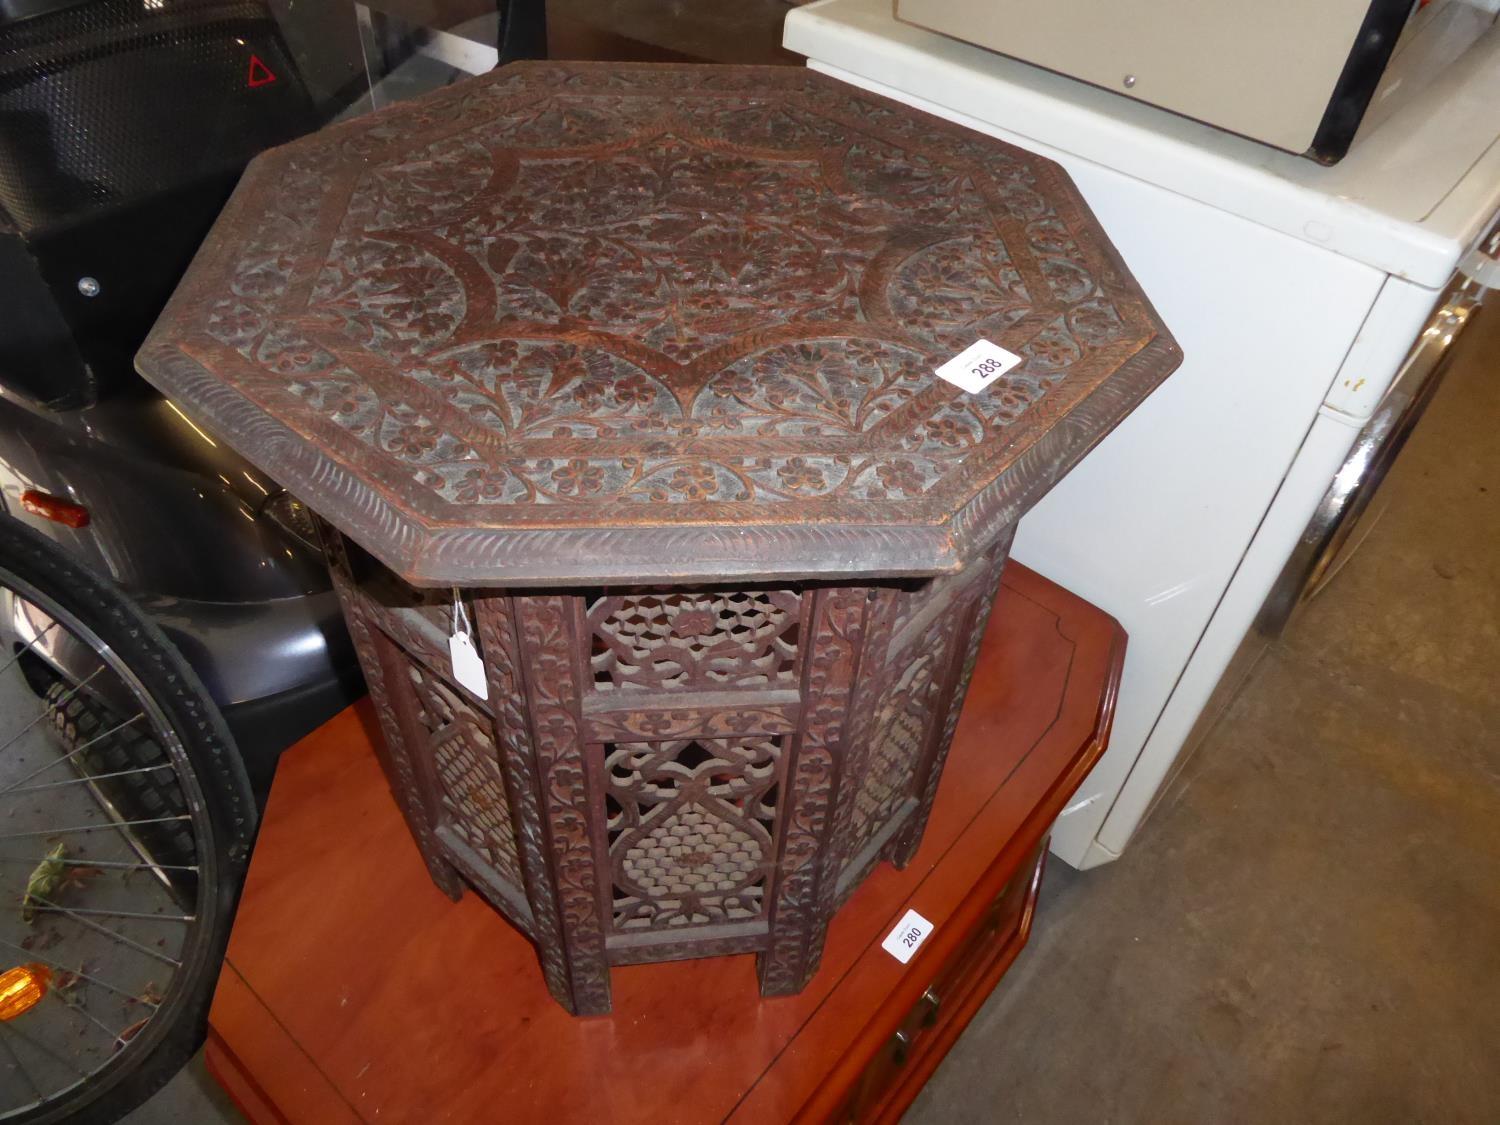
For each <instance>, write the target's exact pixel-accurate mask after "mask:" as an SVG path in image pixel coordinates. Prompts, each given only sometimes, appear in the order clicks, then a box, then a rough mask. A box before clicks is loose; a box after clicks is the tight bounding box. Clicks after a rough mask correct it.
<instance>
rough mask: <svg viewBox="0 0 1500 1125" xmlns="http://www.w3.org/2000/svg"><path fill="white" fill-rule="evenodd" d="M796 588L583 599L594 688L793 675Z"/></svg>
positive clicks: (717, 686) (711, 687)
mask: <svg viewBox="0 0 1500 1125" xmlns="http://www.w3.org/2000/svg"><path fill="white" fill-rule="evenodd" d="M801 601H802V599H801V595H799V594H798V593H797V592H796V591H795V590H735V591H719V592H708V593H691V592H686V591H680V590H675V591H665V592H660V593H629V594H608V595H605V596H602V597H596V598H593V599H591V600H590V602H589V607H588V628H589V635H590V639H591V646H590V669H591V672H592V676H593V681H594V685H593V686H594V688H595V690H598V691H615V690H627V691H642V690H646V691H663V690H698V691H719V690H723V689H725V688H745V687H762V688H766V687H772V688H774V687H778V686H782V687H790V686H791V685H792V684H793V683H794V682H795V676H796V664H797V633H798V629H799V625H800V617H801Z"/></svg>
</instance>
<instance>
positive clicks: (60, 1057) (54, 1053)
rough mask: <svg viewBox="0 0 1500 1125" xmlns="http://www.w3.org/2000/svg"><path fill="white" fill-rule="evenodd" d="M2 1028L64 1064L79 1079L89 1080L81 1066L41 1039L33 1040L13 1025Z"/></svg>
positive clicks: (8, 1024)
mask: <svg viewBox="0 0 1500 1125" xmlns="http://www.w3.org/2000/svg"><path fill="white" fill-rule="evenodd" d="M0 1028H4V1029H5V1031H6V1033H7V1034H10V1035H14V1036H15V1037H16V1038H17V1039H19V1040H20V1041H21V1042H22V1043H29V1044H31V1046H33V1047H35V1048H36V1049H37V1050H38V1051H40V1052H42V1054H44V1055H46V1056H48V1057H49V1058H50V1059H52V1060H53V1061H54V1062H60V1063H62V1064H63V1066H65V1067H67V1068H68V1069H69V1070H71V1071H72V1072H73V1073H74V1074H76V1075H78V1077H79V1078H87V1077H88V1074H87V1072H86V1071H84V1070H83V1069H82V1068H80V1067H79V1065H78V1064H77V1063H76V1062H74V1061H73V1060H72V1059H70V1058H68V1056H67V1055H64V1054H62V1053H61V1052H59V1051H56V1050H54V1049H53V1048H51V1047H49V1046H47V1044H45V1043H43V1042H42V1041H41V1040H40V1039H33V1038H32V1037H31V1036H30V1035H27V1034H26V1033H25V1032H24V1031H22V1030H21V1029H20V1028H19V1027H17V1026H16V1025H15V1024H13V1023H0Z"/></svg>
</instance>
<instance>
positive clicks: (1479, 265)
mask: <svg viewBox="0 0 1500 1125" xmlns="http://www.w3.org/2000/svg"><path fill="white" fill-rule="evenodd" d="M1458 272H1459V273H1461V274H1463V276H1464V277H1466V278H1468V279H1469V280H1470V281H1472V282H1474V283H1475V284H1476V285H1478V286H1480V288H1481V289H1500V230H1494V231H1491V232H1490V233H1489V234H1488V235H1487V236H1486V237H1485V238H1484V239H1482V240H1481V241H1480V243H1479V245H1478V246H1476V247H1474V249H1472V250H1470V251H1469V252H1468V253H1467V254H1466V255H1464V258H1463V260H1462V261H1461V262H1459V263H1458Z"/></svg>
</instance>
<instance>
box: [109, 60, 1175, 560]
mask: <svg viewBox="0 0 1500 1125" xmlns="http://www.w3.org/2000/svg"><path fill="white" fill-rule="evenodd" d="M979 339H987V340H989V341H991V342H993V343H995V344H997V345H999V346H1000V347H1002V348H1004V349H1007V350H1009V351H1010V352H1013V353H1014V354H1015V355H1017V356H1019V357H1020V359H1021V362H1020V363H1019V365H1018V366H1016V367H1015V368H1014V369H1013V370H1011V371H1009V372H1008V373H1007V374H1006V375H1004V376H1002V377H1001V378H1000V379H998V380H996V381H994V382H992V383H991V384H989V385H988V386H987V387H985V388H984V389H983V390H981V391H978V392H977V393H969V392H968V391H966V390H963V389H961V388H960V387H958V386H955V385H953V384H952V383H950V382H947V381H944V380H942V379H940V378H938V377H937V376H936V374H935V369H936V368H937V367H938V366H939V365H941V364H943V363H944V362H946V361H947V360H949V359H951V358H952V357H953V356H955V355H956V354H957V353H959V352H961V351H963V350H964V349H965V348H967V347H968V346H969V345H971V344H973V343H975V341H977V340H979ZM1179 359H1180V352H1179V350H1178V349H1177V347H1176V345H1175V343H1174V342H1173V341H1172V339H1171V337H1170V335H1169V334H1168V332H1167V330H1166V329H1165V327H1164V326H1163V325H1162V323H1161V321H1160V319H1159V318H1158V317H1157V315H1156V314H1155V312H1154V310H1153V309H1152V308H1151V305H1150V303H1149V302H1148V300H1147V299H1146V297H1145V296H1144V295H1143V294H1142V293H1141V292H1140V290H1139V288H1138V287H1137V285H1136V284H1135V282H1134V280H1133V279H1132V278H1131V276H1130V274H1129V272H1128V270H1127V269H1126V268H1125V266H1124V264H1123V263H1122V262H1121V260H1120V258H1119V256H1118V254H1117V253H1116V252H1115V250H1114V248H1113V247H1112V246H1111V245H1110V243H1109V240H1108V238H1107V237H1106V236H1105V234H1104V233H1103V232H1102V231H1101V230H1100V229H1099V227H1098V225H1097V223H1096V221H1095V220H1094V218H1093V217H1092V215H1091V213H1090V212H1089V210H1088V208H1087V206H1086V205H1085V204H1084V202H1083V200H1082V199H1081V197H1080V196H1079V194H1078V192H1077V191H1076V190H1075V189H1074V187H1073V185H1072V183H1071V182H1070V181H1069V179H1068V178H1067V176H1066V174H1065V173H1064V172H1063V171H1062V170H1061V169H1060V168H1059V167H1058V166H1057V165H1056V164H1054V163H1052V162H1050V161H1048V160H1045V159H1043V158H1041V157H1038V156H1035V155H1032V154H1029V153H1026V152H1023V151H1022V150H1019V149H1017V148H1014V147H1012V146H1009V145H1006V144H1004V143H1002V142H1000V141H997V140H994V139H991V138H989V137H986V136H984V135H981V134H978V133H975V132H971V131H969V130H966V129H963V128H960V127H958V126H955V125H952V124H949V123H947V122H944V121H941V120H939V119H937V118H935V117H932V116H929V115H927V114H924V113H920V112H918V111H916V110H912V109H910V108H908V107H905V106H902V105H899V104H898V103H895V102H892V101H888V100H885V99H882V98H879V97H875V96H872V95H869V94H865V93H863V92H860V91H858V90H856V89H854V88H853V87H850V86H847V85H844V84H842V83H839V82H837V81H834V80H832V79H829V78H826V77H824V76H821V75H818V74H815V73H812V72H810V71H806V70H800V69H792V68H780V67H701V66H665V65H650V64H647V65H632V64H616V63H605V64H598V63H596V64H576V63H575V64H559V63H517V64H512V65H510V66H507V67H504V68H501V69H499V70H496V71H494V72H493V73H491V74H490V75H487V76H484V77H482V78H478V79H474V80H472V81H469V82H465V83H463V84H461V85H458V86H454V87H450V88H448V89H447V90H444V91H441V92H439V93H437V94H435V95H430V96H428V97H425V98H422V99H419V100H417V101H414V102H409V103H405V104H402V105H398V106H395V107H392V108H390V109H387V110H383V111H381V112H379V113H375V114H372V115H369V116H367V117H363V118H359V119H356V120H353V121H350V122H347V123H343V124H339V125H335V126H332V127H329V128H327V129H324V130H323V131H321V132H319V133H317V134H315V135H313V136H310V137H307V138H304V139H302V140H300V141H297V142H294V143H292V144H290V145H286V146H283V147H281V148H278V149H274V150H272V151H270V152H268V153H266V154H264V155H262V156H261V157H259V158H258V159H256V160H255V161H254V162H253V163H252V164H251V166H250V168H249V169H248V171H247V172H246V173H245V175H244V177H243V179H242V181H241V183H240V186H239V188H238V189H237V190H236V192H235V194H234V196H233V198H232V199H231V201H230V203H229V205H228V206H227V207H226V208H225V210H224V212H223V214H222V215H221V217H220V219H219V221H218V223H217V225H216V226H215V227H214V230H213V232H212V234H211V235H210V237H209V238H208V240H207V241H206V242H205V244H204V246H203V247H202V249H201V250H200V252H199V254H198V257H197V258H196V260H195V261H194V263H193V265H192V267H191V269H190V270H189V272H188V275H187V277H186V278H185V279H184V281H183V283H182V285H181V286H180V287H179V289H178V291H177V293H176V294H175V296H174V297H173V299H172V301H171V302H170V304H169V305H168V307H167V309H166V311H165V312H164V313H163V314H162V317H161V319H160V320H159V321H158V322H157V325H156V327H155V329H154V331H153V332H152V334H151V336H150V338H149V339H148V340H147V342H146V344H145V345H144V347H143V348H142V350H141V352H140V354H139V356H138V358H137V365H138V367H139V369H140V370H141V372H142V373H143V374H144V375H145V376H146V377H147V378H148V379H149V380H150V381H151V382H153V383H154V384H155V385H156V386H157V387H159V388H160V389H161V390H162V391H163V392H165V393H166V394H167V395H169V396H171V397H172V398H173V399H175V400H176V401H177V402H178V403H179V404H180V406H181V407H182V408H183V409H184V410H186V411H187V412H188V413H189V414H190V415H191V416H193V417H194V418H195V419H197V420H199V421H200V422H202V423H203V424H205V425H206V426H207V427H208V428H210V429H212V430H214V431H217V432H218V433H219V434H220V435H221V436H222V437H223V438H224V439H225V440H226V441H228V443H229V444H230V445H232V446H233V447H234V448H236V449H237V450H238V451H239V452H241V453H242V454H244V455H245V456H247V457H248V458H249V459H250V460H252V461H254V462H255V463H256V464H257V465H259V466H260V467H261V468H262V469H264V470H265V471H267V472H269V473H271V474H272V475H273V476H275V477H277V478H278V479H279V480H280V481H281V482H282V483H283V484H284V485H285V486H286V487H287V488H288V489H290V490H291V491H292V492H293V493H295V494H296V495H298V496H300V497H301V498H302V499H304V500H305V501H306V502H307V503H308V504H310V505H311V506H312V507H313V508H314V509H315V510H316V511H318V512H319V513H320V514H321V515H323V516H324V517H325V518H327V519H328V520H329V521H330V522H332V523H333V524H335V525H336V526H338V527H339V528H340V529H341V530H343V531H344V532H346V533H347V534H349V535H350V536H352V537H353V538H354V539H355V540H356V541H357V542H359V543H361V544H362V545H363V546H364V547H365V548H366V549H368V550H370V551H371V552H372V553H373V554H374V555H375V556H376V557H378V558H380V559H381V560H382V561H383V562H385V563H386V564H387V565H389V566H390V567H391V568H392V569H394V570H396V571H397V572H399V573H401V574H402V575H404V576H405V577H406V578H408V579H409V580H411V581H413V582H416V583H418V584H428V585H447V584H463V585H527V584H531V585H535V584H545V583H594V582H608V581H622V580H623V581H631V582H635V581H663V582H672V581H679V580H706V579H721V578H722V579H746V578H809V577H819V576H827V577H834V576H839V577H849V576H863V577H875V576H894V575H923V574H936V573H942V572H945V571H951V570H955V569H958V568H959V567H961V566H962V565H963V564H964V563H965V562H966V561H967V560H968V559H969V558H970V557H971V556H972V555H973V554H974V553H976V552H977V551H979V550H981V549H983V548H984V547H985V546H987V545H988V544H989V543H990V542H992V541H993V539H994V538H995V537H996V536H997V535H998V534H999V533H1000V532H1001V531H1002V530H1003V529H1004V528H1005V527H1006V526H1008V525H1009V524H1011V523H1013V522H1014V521H1015V520H1016V519H1017V518H1018V517H1019V516H1020V514H1021V513H1023V512H1024V511H1025V509H1026V508H1027V507H1029V506H1030V505H1031V504H1032V503H1034V502H1035V501H1036V500H1037V499H1039V498H1040V496H1041V495H1042V494H1043V493H1044V492H1045V491H1046V489H1047V488H1049V487H1050V486H1051V485H1052V484H1053V483H1055V481H1056V480H1057V479H1058V477H1060V476H1061V475H1062V474H1063V473H1064V472H1066V471H1067V469H1068V468H1069V467H1071V465H1072V464H1074V463H1075V462H1076V461H1077V460H1078V459H1079V458H1080V457H1081V456H1082V455H1083V454H1084V453H1085V452H1087V450H1088V449H1089V448H1091V447H1092V446H1093V444H1094V443H1096V442H1097V441H1098V440H1099V439H1100V438H1101V437H1102V436H1103V435H1104V434H1105V433H1107V432H1108V431H1109V430H1110V429H1111V428H1112V427H1113V426H1114V425H1116V424H1117V423H1118V422H1119V421H1120V420H1121V419H1122V418H1123V417H1124V416H1125V415H1126V414H1127V413H1128V412H1129V411H1130V410H1131V409H1132V408H1133V407H1134V406H1135V405H1136V404H1137V403H1138V402H1139V401H1140V400H1141V399H1142V398H1143V397H1144V396H1145V395H1146V394H1147V393H1149V391H1150V390H1151V389H1152V388H1153V387H1154V386H1155V385H1156V384H1157V383H1158V382H1159V381H1160V380H1161V379H1162V378H1163V377H1164V376H1165V375H1166V374H1167V373H1168V372H1170V371H1171V370H1172V368H1174V367H1175V366H1176V365H1177V363H1178V361H1179Z"/></svg>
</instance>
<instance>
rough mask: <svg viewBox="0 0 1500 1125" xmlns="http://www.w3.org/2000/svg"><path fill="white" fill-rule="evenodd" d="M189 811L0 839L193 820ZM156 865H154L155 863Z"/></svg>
mask: <svg viewBox="0 0 1500 1125" xmlns="http://www.w3.org/2000/svg"><path fill="white" fill-rule="evenodd" d="M192 819H193V818H192V817H191V816H189V815H188V814H187V813H183V814H181V815H180V816H154V817H151V818H150V819H149V820H112V821H110V822H109V823H108V824H75V825H71V826H70V827H68V828H38V829H37V830H36V831H35V832H6V833H5V834H3V835H0V840H28V839H35V838H36V837H38V836H42V837H51V836H66V835H67V834H68V833H69V832H101V831H103V830H104V829H106V828H131V827H134V826H135V825H137V824H172V823H174V822H176V821H179V820H192ZM153 866H154V865H153Z"/></svg>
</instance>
